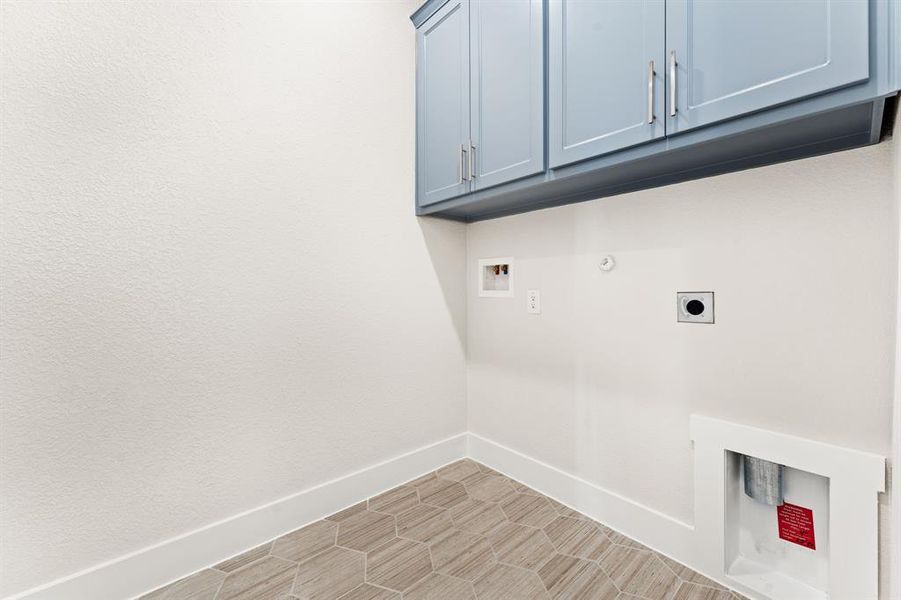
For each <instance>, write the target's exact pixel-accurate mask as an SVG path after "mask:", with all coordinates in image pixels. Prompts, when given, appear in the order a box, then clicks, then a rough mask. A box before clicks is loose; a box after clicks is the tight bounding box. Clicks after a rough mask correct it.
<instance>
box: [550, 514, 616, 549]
mask: <svg viewBox="0 0 901 600" xmlns="http://www.w3.org/2000/svg"><path fill="white" fill-rule="evenodd" d="M544 532H545V533H546V534H547V536H548V538H549V539H550V540H551V543H552V544H554V547H555V548H556V549H557V551H558V552H560V553H562V554H569V555H571V556H577V557H579V558H587V559H588V560H597V559H599V558H600V557H601V556H602V555H603V554H604V552H606V551H607V549H608V548H610V547H611V546H613V542H611V541H610V540H609V539H608V538H607V536H606V535H604V534H603V533H601V531H600V529H598V528H597V527H596V526H595V524H594V523H592V522H591V521H583V520H580V519H573V518H570V517H557V518H556V519H554V520H553V521H551V522H550V523H549V524H548V525H546V526H545V528H544Z"/></svg>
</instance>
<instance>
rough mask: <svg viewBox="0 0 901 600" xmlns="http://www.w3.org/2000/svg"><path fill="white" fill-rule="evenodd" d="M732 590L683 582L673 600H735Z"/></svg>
mask: <svg viewBox="0 0 901 600" xmlns="http://www.w3.org/2000/svg"><path fill="white" fill-rule="evenodd" d="M733 598H734V596H733V595H732V592H730V591H728V590H726V589H717V588H713V587H708V586H706V585H698V584H696V583H687V582H686V583H683V584H682V585H681V586H679V589H678V591H676V595H675V596H673V600H733Z"/></svg>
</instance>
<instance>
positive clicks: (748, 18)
mask: <svg viewBox="0 0 901 600" xmlns="http://www.w3.org/2000/svg"><path fill="white" fill-rule="evenodd" d="M869 10H870V4H869V2H867V1H866V0H780V1H779V2H773V1H772V0H729V1H728V2H727V1H723V0H666V44H667V65H666V78H667V82H666V83H667V115H668V120H667V125H666V128H667V134H672V133H676V132H681V131H686V130H688V129H692V128H694V127H699V126H702V125H708V124H710V123H715V122H717V121H722V120H724V119H729V118H732V117H737V116H739V115H743V114H747V113H751V112H754V111H759V110H762V109H765V108H770V107H773V106H776V105H780V104H783V103H786V102H791V101H795V100H798V99H800V98H804V97H807V96H812V95H814V94H820V93H822V92H826V91H828V90H832V89H835V88H839V87H842V86H847V85H850V84H854V83H857V82H861V81H864V80H866V79H867V78H868V77H869V64H870V63H869V51H870V40H869V24H870V21H869Z"/></svg>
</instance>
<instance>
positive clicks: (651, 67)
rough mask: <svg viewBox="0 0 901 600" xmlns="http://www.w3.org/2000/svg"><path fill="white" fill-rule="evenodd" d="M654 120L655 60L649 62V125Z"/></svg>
mask: <svg viewBox="0 0 901 600" xmlns="http://www.w3.org/2000/svg"><path fill="white" fill-rule="evenodd" d="M653 122H654V61H653V60H652V61H651V62H649V63H648V125H650V124H652V123H653Z"/></svg>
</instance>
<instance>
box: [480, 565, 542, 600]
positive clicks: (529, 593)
mask: <svg viewBox="0 0 901 600" xmlns="http://www.w3.org/2000/svg"><path fill="white" fill-rule="evenodd" d="M473 587H475V590H476V595H477V596H478V598H479V600H514V599H515V600H549V599H550V596H549V595H548V593H547V590H545V589H544V584H543V583H541V579H539V578H538V575H537V574H535V573H533V572H532V571H525V570H523V569H517V568H516V567H511V566H509V565H502V564H496V565H495V566H493V567H492V568H491V569H490V570H489V571H487V572H486V573H485V574H484V575H483V576H482V577H480V578H479V579H477V580H476V581H475V582H474V583H473Z"/></svg>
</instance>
